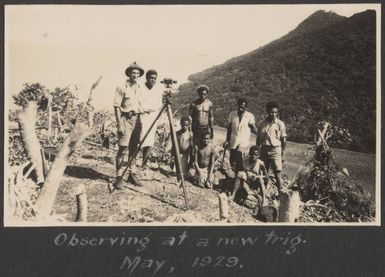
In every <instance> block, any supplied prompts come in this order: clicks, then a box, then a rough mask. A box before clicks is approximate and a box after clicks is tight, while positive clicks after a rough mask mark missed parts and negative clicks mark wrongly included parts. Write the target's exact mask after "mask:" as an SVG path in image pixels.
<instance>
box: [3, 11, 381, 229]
mask: <svg viewBox="0 0 385 277" xmlns="http://www.w3.org/2000/svg"><path fill="white" fill-rule="evenodd" d="M4 17H5V25H4V40H5V44H4V50H5V51H4V52H5V56H4V62H5V63H4V64H5V68H4V84H5V89H4V126H5V128H4V180H3V182H4V226H5V227H26V226H28V227H29V226H142V225H145V226H159V225H162V226H234V225H235V226H236V225H255V226H260V225H261V226H264V225H298V226H301V225H311V226H336V225H338V226H340V225H341V226H346V225H348V226H379V225H380V223H381V222H380V218H381V205H380V202H381V198H380V195H381V191H380V181H381V180H380V175H381V171H380V166H381V160H380V158H381V157H380V153H381V149H380V147H381V136H380V134H381V103H380V101H381V61H380V57H381V52H380V50H381V44H380V41H381V24H380V22H381V5H380V4H322V5H321V4H317V5H316V4H301V5H299V4H298V5H297V4H292V5H257V4H255V5H37V4H35V5H5V8H4Z"/></svg>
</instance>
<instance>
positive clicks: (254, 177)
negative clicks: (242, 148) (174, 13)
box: [230, 145, 269, 206]
mask: <svg viewBox="0 0 385 277" xmlns="http://www.w3.org/2000/svg"><path fill="white" fill-rule="evenodd" d="M258 152H259V150H258V147H257V146H255V145H253V146H251V147H250V150H249V157H248V158H247V159H245V160H244V161H243V168H242V171H239V172H238V173H237V176H236V177H235V179H234V188H233V191H232V193H231V195H230V200H234V198H235V195H236V193H237V191H238V190H239V189H240V188H241V187H243V188H244V189H245V190H246V191H247V192H248V193H249V191H250V187H251V188H253V189H259V191H260V194H261V196H262V199H261V200H262V202H261V204H262V206H263V205H264V204H266V203H267V200H266V192H265V190H266V186H267V184H268V182H269V177H268V175H267V171H266V167H265V164H264V163H263V161H262V160H260V159H259V154H258Z"/></svg>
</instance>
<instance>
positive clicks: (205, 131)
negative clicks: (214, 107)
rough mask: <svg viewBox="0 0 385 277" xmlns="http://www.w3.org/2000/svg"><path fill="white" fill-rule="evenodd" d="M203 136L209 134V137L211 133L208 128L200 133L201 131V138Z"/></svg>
mask: <svg viewBox="0 0 385 277" xmlns="http://www.w3.org/2000/svg"><path fill="white" fill-rule="evenodd" d="M205 136H210V137H211V133H210V131H209V130H204V131H203V132H202V133H201V139H203V138H204V137H205Z"/></svg>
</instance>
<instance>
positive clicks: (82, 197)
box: [75, 184, 88, 222]
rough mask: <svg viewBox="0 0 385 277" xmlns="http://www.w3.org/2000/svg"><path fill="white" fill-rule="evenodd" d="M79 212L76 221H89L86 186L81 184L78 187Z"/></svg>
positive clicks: (77, 202) (77, 203)
mask: <svg viewBox="0 0 385 277" xmlns="http://www.w3.org/2000/svg"><path fill="white" fill-rule="evenodd" d="M75 194H76V206H77V213H76V219H75V221H80V222H87V214H88V202H87V191H86V186H85V185H84V184H81V185H79V186H78V187H77V189H76V193H75Z"/></svg>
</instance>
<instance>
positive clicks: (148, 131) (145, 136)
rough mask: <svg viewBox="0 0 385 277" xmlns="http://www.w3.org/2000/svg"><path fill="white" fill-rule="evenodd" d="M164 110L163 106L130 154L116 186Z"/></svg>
mask: <svg viewBox="0 0 385 277" xmlns="http://www.w3.org/2000/svg"><path fill="white" fill-rule="evenodd" d="M165 108H166V105H164V106H163V108H162V109H161V110H160V112H159V113H158V115H157V117H156V118H155V120H154V122H152V124H151V126H150V128H148V130H147V132H146V134H145V135H144V137H143V139H142V140H141V141H140V143H139V145H138V147H137V148H136V149H135V152H134V154H132V156H131V159H130V160H129V161H128V165H127V167H126V168H125V169H124V171H123V173H122V175H120V176H119V178H118V180H117V182H116V183H117V184H118V183H119V182H120V181H121V180H122V179H123V176H124V174H126V172H127V170H128V169H129V168H130V166H131V164H132V162H133V161H134V160H135V159H136V156H137V155H138V154H139V151H140V148H141V147H142V145H143V143H144V141H145V140H146V138H147V136H148V134H149V133H150V132H151V130H152V128H154V125H155V123H156V122H157V121H158V119H159V117H160V116H161V115H162V113H163V111H164V109H165Z"/></svg>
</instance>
